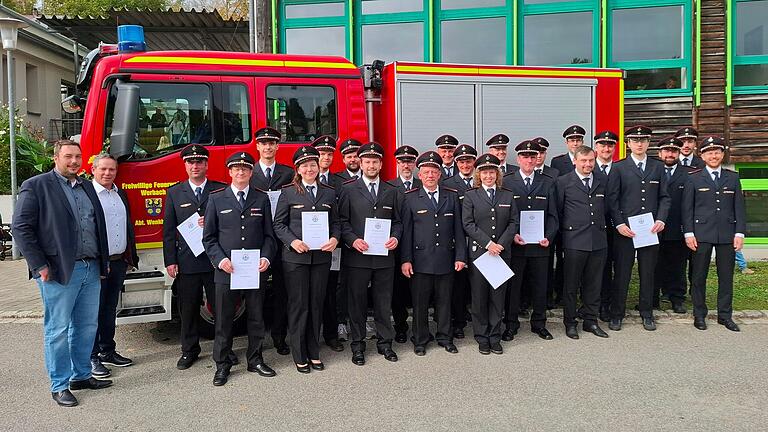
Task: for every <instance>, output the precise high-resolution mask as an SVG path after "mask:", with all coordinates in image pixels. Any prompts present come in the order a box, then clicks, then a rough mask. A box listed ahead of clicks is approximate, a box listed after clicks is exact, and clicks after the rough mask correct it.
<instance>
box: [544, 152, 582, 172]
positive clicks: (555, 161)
mask: <svg viewBox="0 0 768 432" xmlns="http://www.w3.org/2000/svg"><path fill="white" fill-rule="evenodd" d="M550 165H551V166H552V168H554V169H556V170H557V172H558V174H559V175H561V176H564V175H566V174H568V173H569V172H571V171H573V170H574V169H575V168H576V166H575V165H574V164H573V162H571V156H570V155H569V154H568V153H564V154H561V155H559V156H555V157H553V158H552V161H551V162H550Z"/></svg>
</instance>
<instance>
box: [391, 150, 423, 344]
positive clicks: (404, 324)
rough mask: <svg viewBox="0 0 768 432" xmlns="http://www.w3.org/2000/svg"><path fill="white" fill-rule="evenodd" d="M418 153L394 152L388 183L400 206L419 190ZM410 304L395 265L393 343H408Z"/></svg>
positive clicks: (407, 286) (404, 282)
mask: <svg viewBox="0 0 768 432" xmlns="http://www.w3.org/2000/svg"><path fill="white" fill-rule="evenodd" d="M418 155H419V152H418V151H417V150H416V149H415V148H413V147H411V146H409V145H404V146H400V147H398V148H397V149H396V150H395V161H397V174H398V175H397V177H395V178H394V179H392V180H390V181H389V182H388V183H389V184H391V185H392V186H394V187H396V188H397V191H398V193H399V197H400V203H401V204H402V202H403V200H404V199H405V193H406V192H408V191H410V190H414V189H418V188H421V180H419V179H418V178H417V177H416V176H415V175H414V174H415V173H414V171H415V168H416V157H417V156H418ZM395 263H398V264H399V263H400V248H397V249H395ZM410 304H411V292H410V281H409V280H408V279H407V278H406V277H405V276H403V272H401V271H400V266H399V265H395V282H394V286H393V288H392V319H394V321H395V342H397V343H406V342H407V341H408V306H409V305H410Z"/></svg>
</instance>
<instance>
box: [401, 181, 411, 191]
mask: <svg viewBox="0 0 768 432" xmlns="http://www.w3.org/2000/svg"><path fill="white" fill-rule="evenodd" d="M403 185H405V190H411V182H409V181H405V182H403Z"/></svg>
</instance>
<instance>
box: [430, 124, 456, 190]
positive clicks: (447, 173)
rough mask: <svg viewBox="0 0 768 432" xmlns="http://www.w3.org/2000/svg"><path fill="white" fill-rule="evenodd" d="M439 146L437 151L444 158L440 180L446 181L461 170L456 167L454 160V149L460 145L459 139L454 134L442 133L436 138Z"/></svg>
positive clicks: (436, 143)
mask: <svg viewBox="0 0 768 432" xmlns="http://www.w3.org/2000/svg"><path fill="white" fill-rule="evenodd" d="M435 145H436V146H437V153H439V154H440V158H441V159H442V160H443V163H442V165H441V166H440V170H441V171H442V174H441V175H440V181H444V180H446V179H449V178H451V177H453V176H455V175H456V173H458V172H459V170H458V169H456V163H455V162H454V160H453V151H454V150H455V149H456V146H458V145H459V140H457V139H456V137H454V136H453V135H442V136H440V137H438V138H437V139H436V140H435Z"/></svg>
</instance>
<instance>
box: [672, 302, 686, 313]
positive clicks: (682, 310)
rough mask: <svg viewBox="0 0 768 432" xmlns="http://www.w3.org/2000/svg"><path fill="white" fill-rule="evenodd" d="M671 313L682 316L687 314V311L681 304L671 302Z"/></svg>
mask: <svg viewBox="0 0 768 432" xmlns="http://www.w3.org/2000/svg"><path fill="white" fill-rule="evenodd" d="M672 312H674V313H676V314H684V313H688V310H686V309H685V306H683V303H682V302H672Z"/></svg>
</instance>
